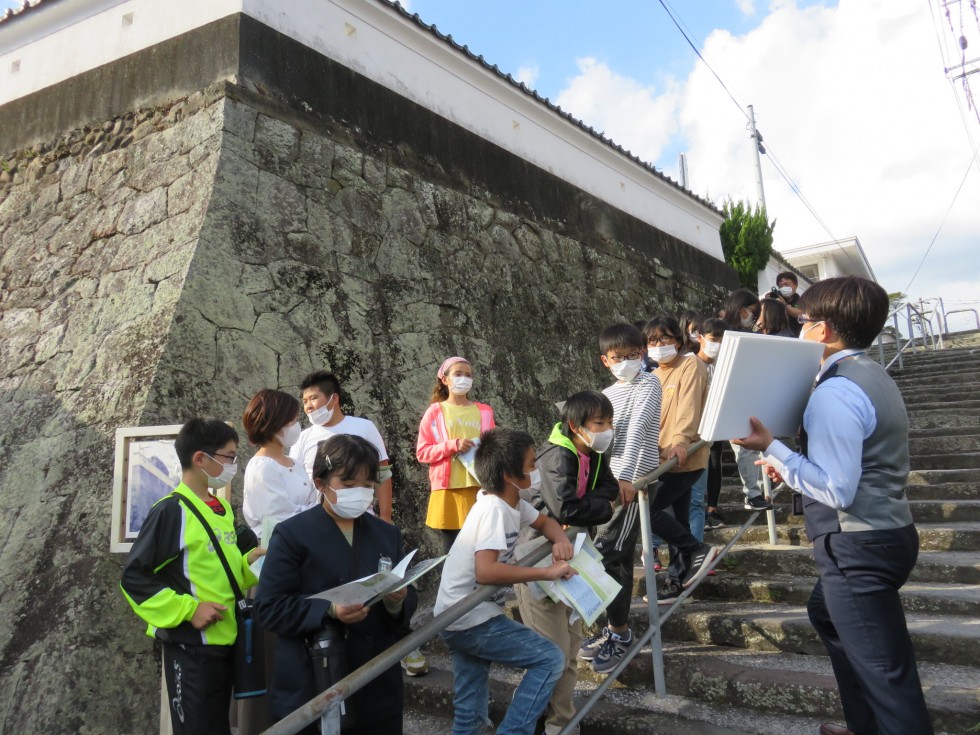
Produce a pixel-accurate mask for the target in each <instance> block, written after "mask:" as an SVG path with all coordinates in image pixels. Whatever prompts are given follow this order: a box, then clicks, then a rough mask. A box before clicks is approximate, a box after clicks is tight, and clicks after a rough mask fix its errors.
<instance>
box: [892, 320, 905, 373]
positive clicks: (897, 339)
mask: <svg viewBox="0 0 980 735" xmlns="http://www.w3.org/2000/svg"><path fill="white" fill-rule="evenodd" d="M892 322H893V323H894V325H895V349H897V350H898V355H897V357H898V369H899V370H903V369H904V368H905V360H904V359H903V358H902V350H904V349H905V348H904V347H902V345H901V342H902V333H901V332H900V331H899V329H898V311H895V312H893V313H892ZM893 362H894V361H893Z"/></svg>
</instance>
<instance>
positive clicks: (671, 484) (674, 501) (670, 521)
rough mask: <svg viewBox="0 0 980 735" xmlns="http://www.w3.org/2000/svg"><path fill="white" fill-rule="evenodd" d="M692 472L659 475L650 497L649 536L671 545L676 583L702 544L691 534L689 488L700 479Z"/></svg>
mask: <svg viewBox="0 0 980 735" xmlns="http://www.w3.org/2000/svg"><path fill="white" fill-rule="evenodd" d="M701 472H702V471H701V470H695V471H693V472H668V473H667V474H666V475H661V476H660V484H659V485H658V486H657V489H656V492H655V493H653V494H651V496H650V533H652V534H655V535H657V536H659V537H660V538H661V539H663V540H664V541H666V542H667V543H668V544H669V545H670V566H669V567H668V570H669V573H670V578H671V579H672V580H673V581H675V582H679V581H680V579H681V578H682V577H683V576H684V574H685V572H687V565H688V561H689V559H690V557H691V555H692V554H693V553H694V552H696V551H697V550H698V549H700V548H701V543H700V542H699V541H698V540H697V539H696V538H694V534H692V533H691V523H690V520H689V518H690V514H691V488H692V487H693V486H694V483H695V482H697V481H698V478H699V477H700V476H701Z"/></svg>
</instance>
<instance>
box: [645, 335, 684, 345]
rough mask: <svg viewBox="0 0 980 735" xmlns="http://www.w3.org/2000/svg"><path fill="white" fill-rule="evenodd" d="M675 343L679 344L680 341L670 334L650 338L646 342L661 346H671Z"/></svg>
mask: <svg viewBox="0 0 980 735" xmlns="http://www.w3.org/2000/svg"><path fill="white" fill-rule="evenodd" d="M675 342H680V340H679V339H678V338H677V337H674V336H672V335H670V334H665V335H663V336H662V337H651V338H650V339H649V340H648V343H649V344H651V345H663V346H667V345H672V344H674V343H675Z"/></svg>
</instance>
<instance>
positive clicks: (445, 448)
mask: <svg viewBox="0 0 980 735" xmlns="http://www.w3.org/2000/svg"><path fill="white" fill-rule="evenodd" d="M476 407H477V408H479V409H480V433H481V434H482V433H483V432H484V431H489V430H490V429H492V428H493V427H494V426H495V425H496V424H494V421H493V409H492V408H490V406H488V405H487V404H485V403H477V404H476ZM448 436H449V432H448V431H447V429H446V416H445V414H443V412H442V406H441V404H439V403H433V404H431V405H430V406H429V408H428V409H426V411H425V414H424V415H423V416H422V423H421V424H420V425H419V438H418V441H417V442H416V444H415V456H416V457H418V459H419V462H421V463H422V464H427V465H429V484H430V485H431V486H432V487H431V489H432V490H445V489H446V486H447V485H448V484H449V475H450V472H451V471H452V464H453V457H455V456H456V454H458V453H459V440H458V439H449V438H448Z"/></svg>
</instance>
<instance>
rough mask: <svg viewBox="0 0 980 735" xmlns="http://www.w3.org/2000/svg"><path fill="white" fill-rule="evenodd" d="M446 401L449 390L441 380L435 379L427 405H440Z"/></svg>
mask: <svg viewBox="0 0 980 735" xmlns="http://www.w3.org/2000/svg"><path fill="white" fill-rule="evenodd" d="M447 400H449V388H447V387H446V384H445V383H443V382H442V378H436V384H435V387H433V389H432V396H431V397H430V398H429V403H430V404H432V403H442V402H443V401H447Z"/></svg>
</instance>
